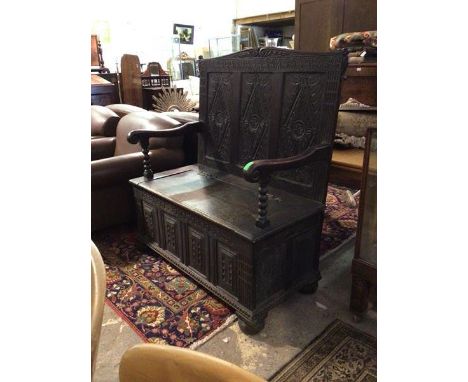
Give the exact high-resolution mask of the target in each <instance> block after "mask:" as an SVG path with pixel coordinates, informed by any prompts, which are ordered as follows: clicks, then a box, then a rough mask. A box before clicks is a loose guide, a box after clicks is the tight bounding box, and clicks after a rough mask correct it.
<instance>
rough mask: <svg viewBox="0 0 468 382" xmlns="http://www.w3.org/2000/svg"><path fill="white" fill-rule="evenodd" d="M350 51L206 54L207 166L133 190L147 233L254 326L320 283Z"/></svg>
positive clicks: (196, 126) (245, 325)
mask: <svg viewBox="0 0 468 382" xmlns="http://www.w3.org/2000/svg"><path fill="white" fill-rule="evenodd" d="M346 65H347V58H346V57H345V56H344V55H343V54H341V53H336V52H335V53H321V54H305V53H300V52H297V51H286V50H283V49H275V48H264V49H252V50H245V51H242V52H239V53H236V54H233V55H228V56H223V57H219V58H215V59H209V60H203V61H201V62H200V72H201V79H200V118H199V122H193V123H187V124H185V125H182V126H179V127H176V128H173V129H166V130H158V131H148V130H136V131H132V132H131V133H130V134H129V136H128V140H129V142H131V143H137V142H140V143H143V148H144V146H145V144H146V141H147V140H148V139H149V138H150V137H169V136H175V135H181V134H187V133H193V132H197V133H198V135H199V150H198V163H197V164H196V165H191V166H186V167H182V168H178V169H174V170H169V171H166V172H162V173H157V174H154V175H153V174H151V172H150V171H147V168H146V167H145V171H146V172H145V174H144V176H143V177H141V178H137V179H133V180H131V183H132V184H133V187H134V195H135V202H136V209H137V215H138V227H139V228H138V230H139V235H140V239H141V240H142V241H143V242H144V243H145V244H146V245H147V246H148V247H149V248H151V249H152V250H154V251H155V252H156V253H158V254H159V255H161V256H162V257H164V258H165V259H167V260H168V261H169V262H171V263H172V264H174V265H175V266H176V267H178V268H179V269H180V270H181V271H183V272H185V273H186V274H188V275H190V276H191V277H192V278H194V279H195V280H196V281H198V282H199V283H200V284H202V285H203V286H204V287H205V288H206V289H207V290H209V291H211V292H212V293H213V294H215V295H216V296H217V297H218V298H220V299H222V300H223V301H224V302H226V303H227V304H229V305H230V306H232V307H233V308H234V309H235V310H236V312H237V314H238V316H239V318H240V319H241V324H240V325H241V329H242V330H244V331H245V332H246V333H255V332H258V331H259V330H261V328H262V327H263V325H264V321H265V318H266V316H267V313H268V310H269V309H270V308H271V307H272V306H274V305H275V304H277V303H278V302H279V301H281V300H282V299H283V298H284V297H285V296H287V295H288V294H290V293H292V292H294V291H295V290H298V289H300V288H303V287H304V286H309V287H308V288H306V291H314V290H315V289H316V287H317V283H318V281H319V280H320V271H319V246H320V235H321V227H322V221H323V210H324V201H325V197H326V189H327V179H328V169H329V166H330V159H331V152H332V150H331V148H332V142H333V138H334V134H335V128H336V119H337V112H338V105H339V91H340V82H341V78H342V75H343V73H344V71H345V68H346Z"/></svg>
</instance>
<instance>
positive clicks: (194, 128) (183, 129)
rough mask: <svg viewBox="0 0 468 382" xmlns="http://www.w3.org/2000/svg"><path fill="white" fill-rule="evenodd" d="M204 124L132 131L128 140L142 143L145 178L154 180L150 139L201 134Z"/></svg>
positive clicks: (196, 123) (197, 123) (187, 124)
mask: <svg viewBox="0 0 468 382" xmlns="http://www.w3.org/2000/svg"><path fill="white" fill-rule="evenodd" d="M202 126H203V124H202V122H199V121H196V122H188V123H185V124H183V125H181V126H177V127H174V128H172V129H165V130H132V131H130V132H129V133H128V136H127V140H128V142H130V143H133V144H137V143H140V146H141V151H142V153H143V176H144V177H145V179H153V174H154V173H153V169H152V168H151V162H150V156H149V140H150V138H168V137H177V136H180V135H184V134H189V133H196V132H200V131H201V128H202Z"/></svg>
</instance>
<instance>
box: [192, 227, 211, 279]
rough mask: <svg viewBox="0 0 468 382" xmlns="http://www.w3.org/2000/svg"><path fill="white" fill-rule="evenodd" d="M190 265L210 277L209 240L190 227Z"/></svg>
mask: <svg viewBox="0 0 468 382" xmlns="http://www.w3.org/2000/svg"><path fill="white" fill-rule="evenodd" d="M187 232H188V234H187V241H188V264H189V265H190V266H191V267H192V268H194V269H196V270H197V271H198V272H200V273H201V274H203V275H204V276H207V277H208V258H209V257H208V256H209V253H208V240H207V237H206V235H205V234H203V233H201V232H199V231H197V230H195V229H194V228H192V227H190V226H189V227H188V230H187Z"/></svg>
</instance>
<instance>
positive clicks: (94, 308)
mask: <svg viewBox="0 0 468 382" xmlns="http://www.w3.org/2000/svg"><path fill="white" fill-rule="evenodd" d="M105 293H106V270H105V267H104V262H103V261H102V257H101V254H100V253H99V250H98V249H97V247H96V246H95V245H94V243H93V242H91V376H92V375H93V373H94V367H95V365H96V358H97V351H98V346H99V338H100V336H101V326H102V316H103V314H104V298H105Z"/></svg>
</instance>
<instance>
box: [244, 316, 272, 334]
mask: <svg viewBox="0 0 468 382" xmlns="http://www.w3.org/2000/svg"><path fill="white" fill-rule="evenodd" d="M265 318H266V316H264V317H262V318H258V319H255V320H252V321H250V320H249V321H247V320H244V319H243V318H240V317H239V328H240V330H242V333H245V334H247V335H254V334H257V333H258V332H260V331H261V330H262V329H263V328H264V327H265Z"/></svg>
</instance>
